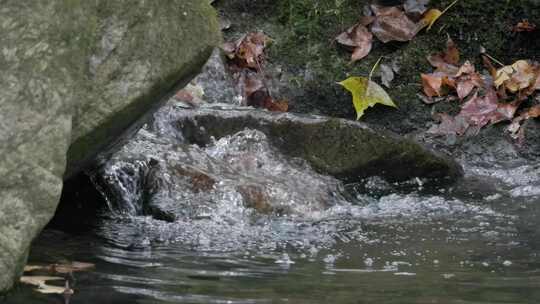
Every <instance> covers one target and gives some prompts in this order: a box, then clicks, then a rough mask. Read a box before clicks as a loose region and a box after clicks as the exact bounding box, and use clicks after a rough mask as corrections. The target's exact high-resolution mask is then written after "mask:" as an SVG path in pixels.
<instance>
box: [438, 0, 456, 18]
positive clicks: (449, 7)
mask: <svg viewBox="0 0 540 304" xmlns="http://www.w3.org/2000/svg"><path fill="white" fill-rule="evenodd" d="M458 1H459V0H455V1H454V2H452V3H450V5H448V6H447V7H446V8H445V9H444V10H443V11H442V12H441V16H442V15H444V13H446V12H447V11H448V10H449V9H451V8H452V6H454V5H456V3H457V2H458Z"/></svg>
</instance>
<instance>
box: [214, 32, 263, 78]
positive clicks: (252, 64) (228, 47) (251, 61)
mask: <svg viewBox="0 0 540 304" xmlns="http://www.w3.org/2000/svg"><path fill="white" fill-rule="evenodd" d="M269 41H270V38H269V37H268V36H266V35H265V34H264V33H262V32H253V33H249V34H246V35H244V36H242V37H241V38H240V39H238V40H237V41H236V42H228V43H225V44H224V45H223V46H222V49H223V51H224V52H225V54H226V55H227V57H228V58H229V59H231V60H235V61H236V63H237V64H238V65H239V66H240V67H248V68H252V69H255V70H259V69H260V66H261V65H262V62H263V61H264V50H265V48H266V46H267V44H268V42H269Z"/></svg>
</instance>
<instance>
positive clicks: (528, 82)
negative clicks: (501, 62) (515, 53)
mask: <svg viewBox="0 0 540 304" xmlns="http://www.w3.org/2000/svg"><path fill="white" fill-rule="evenodd" d="M539 75H540V68H539V67H538V64H530V63H529V62H528V61H526V60H518V61H516V62H514V63H513V64H512V65H507V66H504V67H502V68H500V69H498V70H497V72H496V77H495V80H494V83H495V86H496V88H499V87H500V86H502V85H504V87H505V88H506V89H508V90H509V91H510V92H512V93H516V92H517V91H521V90H524V89H527V88H530V87H532V91H534V90H535V88H536V83H537V81H538V76H539Z"/></svg>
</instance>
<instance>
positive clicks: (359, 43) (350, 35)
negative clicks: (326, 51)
mask: <svg viewBox="0 0 540 304" xmlns="http://www.w3.org/2000/svg"><path fill="white" fill-rule="evenodd" d="M336 41H337V42H338V43H339V44H341V45H345V46H348V47H352V48H354V50H353V53H352V55H351V62H355V61H358V60H360V59H362V58H364V57H366V56H367V55H368V54H369V52H370V51H371V46H372V43H373V35H372V34H371V33H370V32H369V30H368V29H367V28H366V26H365V25H364V24H362V23H361V22H360V23H358V24H356V25H355V26H353V27H351V28H349V29H348V30H347V31H345V32H343V33H341V34H339V36H337V37H336Z"/></svg>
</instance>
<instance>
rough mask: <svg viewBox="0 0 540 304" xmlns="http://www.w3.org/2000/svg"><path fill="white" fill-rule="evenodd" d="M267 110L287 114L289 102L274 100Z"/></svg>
mask: <svg viewBox="0 0 540 304" xmlns="http://www.w3.org/2000/svg"><path fill="white" fill-rule="evenodd" d="M267 109H268V110H270V111H273V112H287V111H288V110H289V102H288V101H287V100H276V101H273V102H272V103H271V104H270V105H269V106H268V107H267Z"/></svg>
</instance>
